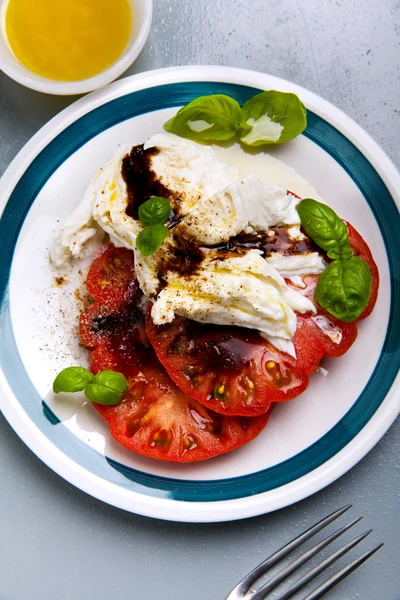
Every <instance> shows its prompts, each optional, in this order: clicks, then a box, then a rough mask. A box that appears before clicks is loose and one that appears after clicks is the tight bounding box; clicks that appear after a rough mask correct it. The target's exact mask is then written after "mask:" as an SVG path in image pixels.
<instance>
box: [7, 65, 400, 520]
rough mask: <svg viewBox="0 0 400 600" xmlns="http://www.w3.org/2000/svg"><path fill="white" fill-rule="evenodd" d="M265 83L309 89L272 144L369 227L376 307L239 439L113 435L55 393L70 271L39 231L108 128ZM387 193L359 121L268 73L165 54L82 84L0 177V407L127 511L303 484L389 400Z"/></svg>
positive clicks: (94, 160) (370, 439) (105, 144)
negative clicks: (148, 442) (175, 451)
mask: <svg viewBox="0 0 400 600" xmlns="http://www.w3.org/2000/svg"><path fill="white" fill-rule="evenodd" d="M262 89H280V90H284V91H293V92H294V93H297V94H298V95H299V96H300V98H301V99H302V101H303V102H304V104H305V105H306V107H307V110H308V125H307V129H306V131H305V132H304V134H303V135H302V136H300V138H299V139H297V140H295V141H294V142H290V143H289V144H287V145H285V147H284V146H282V147H279V148H276V149H274V150H273V151H272V154H273V155H274V157H275V158H277V159H279V160H283V161H284V162H286V163H287V164H288V165H289V166H290V167H293V168H295V169H296V171H298V173H299V174H300V176H302V177H304V178H305V179H306V180H307V181H310V182H311V184H312V185H313V186H315V187H316V188H317V190H318V192H319V193H320V195H321V197H322V198H326V200H327V202H328V203H329V204H331V205H333V206H334V208H335V209H336V210H337V211H338V212H339V214H340V215H341V216H343V217H344V218H346V219H348V220H349V221H350V222H351V223H352V224H353V225H354V226H355V227H356V229H358V230H359V231H360V232H361V233H362V235H363V237H365V239H366V241H367V242H368V244H369V245H370V247H371V249H372V251H373V254H374V258H375V259H376V261H377V264H378V266H379V270H380V275H381V286H380V294H379V299H378V303H377V307H376V309H375V311H374V313H373V314H372V316H371V317H370V318H369V319H367V320H366V321H365V322H363V323H362V324H361V325H360V327H359V339H358V340H357V341H356V342H355V344H354V346H353V347H352V349H351V350H350V352H349V353H348V355H346V356H345V357H343V358H342V359H338V360H336V361H333V360H331V361H327V362H326V364H325V363H324V364H323V366H324V369H323V370H322V371H321V372H320V373H319V374H316V375H315V376H313V377H312V378H311V381H310V387H309V389H308V390H307V392H306V393H305V394H304V398H303V396H302V397H300V398H298V399H296V400H295V401H293V402H292V403H287V405H285V406H279V407H278V409H277V411H276V413H277V414H276V415H275V413H274V414H273V417H272V418H271V423H270V424H269V425H268V426H267V428H266V430H265V432H263V433H262V434H261V435H260V436H259V438H257V439H256V440H254V441H253V442H251V444H248V446H246V447H245V448H243V449H240V450H237V451H235V452H233V453H231V454H229V455H226V456H224V457H219V458H218V459H213V460H211V461H206V462H204V463H201V464H199V465H172V464H167V463H162V464H161V463H158V462H157V461H152V460H150V459H146V458H143V457H136V456H132V453H129V452H128V451H126V450H125V449H122V448H120V447H119V446H118V445H117V444H116V443H114V442H113V441H112V440H110V439H109V438H110V436H109V435H108V432H107V430H106V427H105V425H104V424H103V423H102V422H99V420H98V418H97V416H96V415H94V414H93V413H94V411H93V410H92V409H91V407H90V406H88V405H87V404H85V402H83V401H82V402H81V403H78V404H77V405H74V406H72V407H71V406H69V407H68V409H65V406H64V407H63V406H62V405H61V403H60V401H57V399H54V397H53V396H52V393H51V391H49V390H50V388H51V381H52V379H53V377H54V373H55V372H56V370H57V368H58V366H57V365H63V366H67V365H68V364H73V363H74V362H76V360H77V358H76V357H77V354H76V353H77V352H78V353H79V352H82V350H81V349H79V348H78V344H77V341H76V331H75V333H74V330H73V327H72V329H71V328H70V330H68V331H69V333H68V332H67V329H65V323H66V322H67V320H66V316H65V315H66V312H68V307H71V306H72V305H73V302H74V301H73V300H72V294H73V286H74V285H75V287H76V286H77V285H78V284H77V283H76V282H74V281H72V280H73V278H74V276H75V275H76V274H75V275H74V274H71V275H70V276H68V277H70V278H71V282H68V278H67V277H65V279H64V281H65V282H66V283H70V285H69V287H68V285H67V286H66V287H65V288H63V286H61V287H60V286H56V285H55V284H54V278H52V276H51V273H50V266H49V264H48V260H47V255H48V247H49V244H50V243H51V240H52V238H53V237H54V234H55V231H56V230H57V228H58V227H59V226H60V225H59V223H62V221H63V220H64V219H65V217H66V215H67V214H68V213H69V212H71V210H72V208H73V207H74V206H76V204H77V203H78V202H79V198H80V195H81V194H82V192H83V190H84V189H85V186H86V185H87V183H88V182H89V180H90V178H91V177H92V175H93V174H94V172H95V171H96V170H97V168H98V167H99V166H101V164H102V163H103V162H104V160H105V159H107V158H108V156H110V155H111V154H112V153H113V151H114V150H115V147H116V145H117V144H118V143H129V142H131V143H140V142H141V141H143V140H144V138H145V137H147V136H148V135H151V134H153V133H156V132H157V131H160V130H161V128H162V123H163V122H164V121H165V120H166V118H167V117H169V116H170V115H171V114H173V112H174V111H176V109H177V108H178V107H180V106H182V105H183V104H186V103H187V102H189V101H190V100H192V99H193V98H195V97H197V96H200V95H206V94H213V93H217V92H218V93H224V94H229V95H230V96H233V97H234V98H236V99H237V100H238V101H239V102H240V103H243V102H245V101H246V100H247V99H248V98H249V97H251V96H252V95H254V94H255V93H257V92H258V91H259V90H262ZM399 194H400V176H399V173H398V172H397V171H396V169H395V167H394V165H393V164H392V163H391V162H390V160H389V159H388V157H387V156H386V155H385V154H384V152H383V151H382V150H381V149H380V148H379V146H377V144H376V143H375V142H374V141H373V140H372V139H371V138H370V137H369V136H368V134H366V133H365V132H364V131H363V130H362V129H361V128H360V127H359V126H358V125H356V124H355V123H354V122H353V121H352V120H351V119H350V118H349V117H347V116H346V115H345V114H344V113H342V112H341V111H340V110H338V109H337V108H335V107H333V106H332V105H330V104H329V103H328V102H326V101H325V100H323V99H321V98H319V97H318V96H316V95H315V94H312V93H311V92H309V91H307V90H305V89H302V88H300V87H298V86H296V85H294V84H291V83H289V82H286V81H284V80H280V79H277V78H275V77H271V76H269V75H266V74H262V73H255V72H252V71H244V70H239V69H231V68H226V67H184V68H182V67H179V68H174V69H164V70H160V71H153V72H149V73H145V74H142V75H137V76H133V77H130V78H127V79H124V80H122V81H120V82H117V83H114V84H112V85H110V86H108V87H107V88H105V89H103V90H100V91H98V92H95V93H94V94H91V95H89V96H87V97H85V98H83V99H81V100H79V101H78V102H76V103H75V104H73V105H72V106H70V107H69V108H68V109H66V110H65V111H63V112H62V113H60V114H59V115H58V116H56V117H55V118H54V119H53V120H52V121H50V122H49V123H48V124H47V125H46V126H45V127H44V128H43V129H42V130H41V131H40V132H39V133H37V134H36V135H35V136H34V138H32V140H31V141H30V142H29V143H28V144H27V145H26V146H25V147H24V148H23V149H22V150H21V152H20V153H19V154H18V156H17V157H16V158H15V159H14V161H13V162H12V164H11V165H10V167H9V168H8V170H7V171H6V173H5V174H4V176H3V178H2V180H1V182H0V211H1V221H0V239H1V242H2V244H1V253H0V330H1V338H0V368H1V371H0V402H1V404H0V406H1V410H2V412H3V414H4V416H5V417H6V419H7V420H8V421H9V423H10V424H11V426H12V427H13V428H14V430H15V431H16V433H17V434H18V435H19V436H20V437H21V439H22V440H23V441H24V442H25V443H26V444H27V446H28V447H29V448H30V449H31V450H32V451H33V452H35V453H36V454H37V455H38V456H39V457H40V458H41V459H42V460H43V461H44V462H45V463H46V464H47V465H48V466H49V467H50V468H52V469H53V470H54V471H56V472H57V473H59V474H60V475H61V476H62V477H64V478H65V479H67V480H68V481H70V482H71V483H73V484H74V485H75V486H77V487H78V488H80V489H82V490H84V491H85V492H87V493H89V494H91V495H93V496H95V497H96V498H99V499H101V500H103V501H105V502H108V503H110V504H112V505H114V506H118V507H120V508H123V509H125V510H129V511H132V512H135V513H138V514H143V515H147V516H151V517H157V518H162V519H169V520H177V521H188V522H203V521H205V522H210V521H226V520H233V519H240V518H245V517H249V516H254V515H257V514H262V513H265V512H268V511H272V510H277V509H279V508H282V507H283V506H287V505H288V504H291V503H293V502H296V501H299V500H301V499H302V498H304V497H306V496H308V495H310V494H312V493H315V492H316V491H318V490H320V489H322V488H323V487H325V486H326V485H328V484H329V483H331V482H332V481H334V480H335V479H337V478H338V477H339V476H341V475H342V474H343V473H345V472H346V471H347V470H349V469H350V468H351V467H352V466H353V465H354V464H356V463H357V462H358V461H359V460H360V459H361V458H362V457H363V456H364V455H365V454H366V453H367V452H368V451H369V450H370V449H371V448H372V447H373V446H374V445H375V444H376V443H377V441H378V440H379V439H380V438H381V436H382V435H383V434H384V433H385V432H386V431H387V429H388V428H389V427H390V425H391V423H392V422H393V420H394V419H395V418H396V416H397V414H398V413H399V410H400V394H399V379H398V371H399V363H400V351H399V339H400V299H399V298H400V297H399V281H400V261H399V254H398V231H400V215H399V211H398V206H399V197H400V196H399ZM78 283H79V282H78ZM71 286H72V287H71ZM74 310H75V313H74ZM74 310H73V309H71V315H70V323H72V324H73V322H76V314H77V312H76V311H77V308H76V307H75V309H74ZM74 319H75V321H74ZM71 331H72V333H71ZM57 336H59V337H57ZM69 338H71V339H69ZM55 340H57V343H56V344H55ZM324 375H327V376H326V377H325V376H324ZM313 378H314V379H313Z"/></svg>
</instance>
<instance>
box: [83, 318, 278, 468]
mask: <svg viewBox="0 0 400 600" xmlns="http://www.w3.org/2000/svg"><path fill="white" fill-rule="evenodd" d="M123 322H124V321H123V318H121V324H120V325H118V326H116V327H114V329H113V330H112V333H111V334H109V333H108V334H107V335H106V336H104V337H103V339H102V340H101V342H100V344H99V345H98V346H97V347H96V348H95V350H94V351H93V352H92V370H93V372H94V373H96V372H98V371H100V370H104V369H114V370H117V371H120V372H122V373H124V375H125V376H126V377H127V379H128V382H129V388H128V392H127V394H126V395H125V397H124V399H123V401H122V403H121V404H119V405H118V406H103V405H100V404H94V407H95V408H96V410H97V411H98V412H99V414H100V415H101V416H102V417H103V419H105V420H106V421H107V422H108V424H109V426H110V432H111V435H112V436H113V437H114V438H115V439H116V441H117V442H119V443H120V444H122V445H123V446H125V447H126V448H128V449H130V450H132V451H134V452H136V453H138V454H143V455H144V456H149V457H151V458H156V459H159V460H167V461H174V462H193V461H198V460H205V459H208V458H212V457H214V456H217V455H219V454H224V453H226V452H230V451H231V450H234V449H235V448H238V447H239V446H242V445H243V444H246V443H247V442H249V441H250V440H252V439H253V438H254V437H256V436H257V435H258V434H259V433H260V432H261V431H262V429H263V428H264V427H265V425H266V424H267V421H268V418H269V415H270V412H271V409H272V407H271V408H270V410H269V411H268V412H267V413H266V414H264V415H262V416H260V417H256V418H252V419H249V418H245V417H236V416H235V417H232V416H231V417H226V416H222V415H219V414H217V413H214V412H213V411H212V410H209V409H207V408H205V407H204V406H202V405H201V404H199V403H198V402H196V400H194V399H193V398H190V397H189V396H187V395H186V394H185V393H184V392H182V390H180V389H179V388H178V387H177V386H176V385H175V384H174V382H173V381H172V380H171V379H170V377H169V376H168V374H167V372H166V371H165V369H164V367H163V366H162V365H161V363H160V362H159V361H158V359H157V357H156V355H155V352H154V350H153V348H152V347H151V346H150V344H149V342H148V340H147V336H146V333H145V330H144V322H143V319H142V320H140V319H139V320H138V321H137V323H136V324H134V325H131V324H129V323H128V324H127V326H125V325H126V324H125V325H123Z"/></svg>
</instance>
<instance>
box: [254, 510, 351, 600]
mask: <svg viewBox="0 0 400 600" xmlns="http://www.w3.org/2000/svg"><path fill="white" fill-rule="evenodd" d="M361 519H362V517H359V518H358V519H355V520H354V521H351V523H348V524H347V525H344V526H343V527H341V528H340V529H338V530H337V531H334V532H333V533H331V535H329V536H328V537H327V538H325V539H324V540H322V541H321V542H318V544H315V546H313V547H312V548H310V550H307V552H305V553H304V554H302V555H301V556H299V557H298V558H296V560H295V561H293V562H292V564H290V565H289V566H287V567H286V568H285V569H282V571H279V573H278V574H277V575H275V577H273V578H272V579H271V580H270V581H268V583H266V584H265V585H264V586H263V587H261V588H260V589H259V590H257V591H256V592H255V593H254V594H253V595H252V596H251V600H262V599H263V598H265V596H266V595H267V594H268V593H269V592H271V591H272V590H274V589H275V588H276V587H277V586H278V585H279V584H280V583H282V581H284V580H285V579H286V578H287V577H289V575H291V573H293V572H294V571H297V569H299V568H300V567H301V566H302V565H304V563H306V562H307V561H308V560H310V558H312V557H313V556H315V555H316V554H318V552H320V551H321V550H323V549H324V548H325V547H326V546H328V544H330V543H331V542H333V541H334V540H336V539H337V538H338V537H339V536H340V535H342V534H343V533H345V532H346V531H348V530H349V529H350V527H353V525H355V524H356V523H358V522H359V521H361Z"/></svg>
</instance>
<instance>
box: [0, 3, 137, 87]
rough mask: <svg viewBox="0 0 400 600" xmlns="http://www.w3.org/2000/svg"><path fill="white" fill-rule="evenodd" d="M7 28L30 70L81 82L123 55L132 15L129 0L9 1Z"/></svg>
mask: <svg viewBox="0 0 400 600" xmlns="http://www.w3.org/2000/svg"><path fill="white" fill-rule="evenodd" d="M5 30H6V35H7V39H8V43H9V45H10V47H11V50H12V52H13V53H14V55H15V57H16V58H17V59H18V60H19V61H20V62H21V63H22V64H23V65H24V66H25V67H27V68H28V69H29V70H31V71H33V72H34V73H37V74H38V75H41V76H42V77H46V78H48V79H52V80H56V81H79V80H82V79H87V78H88V77H92V76H94V75H97V74H98V73H101V72H102V71H104V70H105V69H107V68H108V67H110V66H111V65H112V64H113V63H114V62H115V61H116V60H117V59H118V58H119V57H120V56H121V54H122V52H123V51H124V48H125V47H126V45H127V43H128V40H129V36H130V32H131V30H132V14H131V8H130V4H129V1H128V0H10V1H9V4H8V6H7V11H6V16H5Z"/></svg>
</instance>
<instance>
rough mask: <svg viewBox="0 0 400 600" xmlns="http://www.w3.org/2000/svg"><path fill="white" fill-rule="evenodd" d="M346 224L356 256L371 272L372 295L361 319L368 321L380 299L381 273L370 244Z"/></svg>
mask: <svg viewBox="0 0 400 600" xmlns="http://www.w3.org/2000/svg"><path fill="white" fill-rule="evenodd" d="M344 223H345V224H346V227H347V231H348V234H349V238H350V245H351V247H352V248H353V250H354V252H355V254H356V255H357V256H359V257H360V258H362V259H363V260H364V261H365V262H366V263H367V265H368V266H369V270H370V271H371V279H372V281H371V294H370V297H369V301H368V304H367V306H366V307H365V309H364V311H363V313H362V315H361V316H360V317H359V318H360V319H366V318H367V317H368V316H369V315H370V314H371V313H372V311H373V310H374V306H375V304H376V300H377V298H378V291H379V271H378V267H377V266H376V263H375V261H374V259H373V257H372V254H371V250H370V249H369V247H368V244H367V243H366V242H365V240H364V239H363V238H362V237H361V235H360V234H359V233H358V231H357V230H356V229H354V227H353V226H352V225H350V223H348V222H347V221H344Z"/></svg>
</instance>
